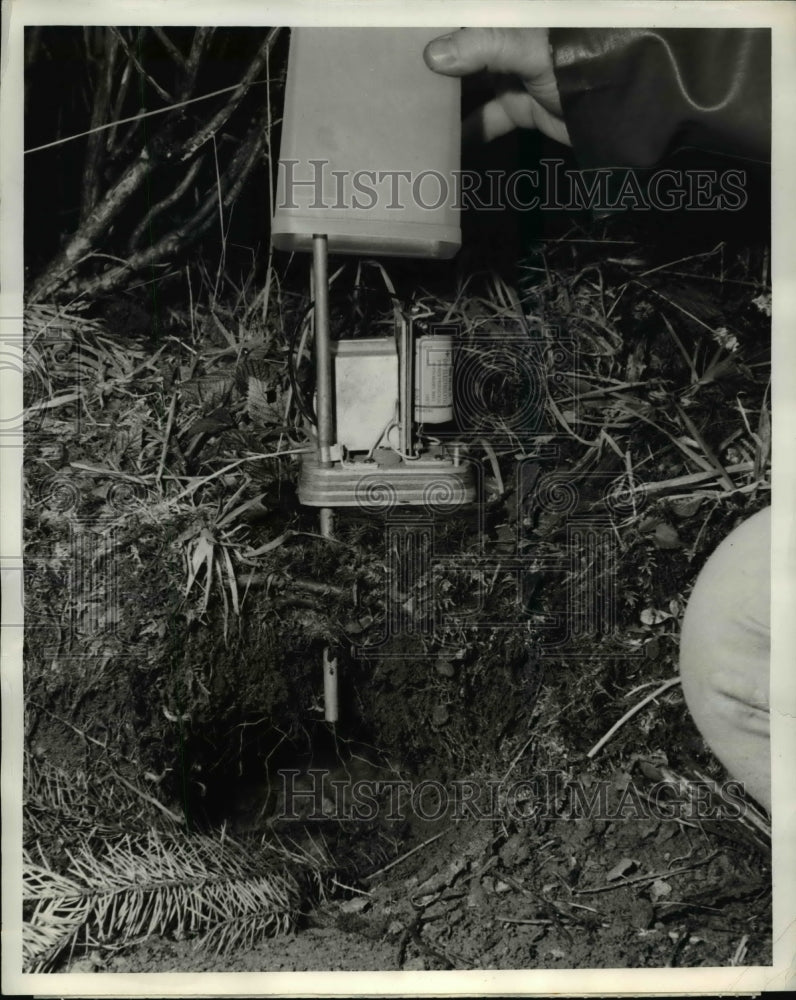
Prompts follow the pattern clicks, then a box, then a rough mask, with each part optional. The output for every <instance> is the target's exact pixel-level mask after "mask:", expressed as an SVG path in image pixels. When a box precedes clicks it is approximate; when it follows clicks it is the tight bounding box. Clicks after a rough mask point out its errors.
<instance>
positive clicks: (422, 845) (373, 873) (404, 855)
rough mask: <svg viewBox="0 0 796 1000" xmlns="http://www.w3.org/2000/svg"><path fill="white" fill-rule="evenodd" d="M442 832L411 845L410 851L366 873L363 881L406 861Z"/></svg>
mask: <svg viewBox="0 0 796 1000" xmlns="http://www.w3.org/2000/svg"><path fill="white" fill-rule="evenodd" d="M443 833H445V831H444V830H442V831H441V832H440V833H435V834H434V836H433V837H429V838H428V840H424V841H423V843H422V844H418V845H417V847H413V848H412V850H411V851H407V852H406V854H402V855H401V856H400V857H399V858H396V859H395V860H394V861H391V862H390V863H389V864H388V865H385V866H384V867H383V868H379V870H378V871H377V872H371V873H370V875H366V876H365V878H364V879H363V881H364V882H369V881H370V880H371V879H373V878H376V876H377V875H383V874H384V873H385V872H388V871H390V869H391V868H395V867H396V865H400V864H401V862H402V861H406V859H407V858H411V857H412V855H413V854H417V852H418V851H422V850H423V848H424V847H428V845H429V844H433V843H434V841H435V840H439V838H440V837H441V836H442V834H443Z"/></svg>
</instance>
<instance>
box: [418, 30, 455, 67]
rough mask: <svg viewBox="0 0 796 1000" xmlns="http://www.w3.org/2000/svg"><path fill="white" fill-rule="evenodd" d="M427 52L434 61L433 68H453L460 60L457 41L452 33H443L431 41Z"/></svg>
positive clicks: (432, 61)
mask: <svg viewBox="0 0 796 1000" xmlns="http://www.w3.org/2000/svg"><path fill="white" fill-rule="evenodd" d="M426 54H427V55H428V58H429V60H430V61H431V63H432V68H433V69H441V70H446V69H453V67H454V66H455V65H456V63H457V62H458V60H459V54H458V51H457V48H456V43H455V42H454V40H453V36H452V35H443V36H442V37H441V38H435V39H434V41H433V42H430V43H429V45H428V48H427V49H426Z"/></svg>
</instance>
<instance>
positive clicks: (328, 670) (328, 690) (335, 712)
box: [320, 507, 340, 722]
mask: <svg viewBox="0 0 796 1000" xmlns="http://www.w3.org/2000/svg"><path fill="white" fill-rule="evenodd" d="M320 522H321V534H322V535H323V537H324V538H331V537H332V534H333V532H334V511H333V510H332V508H331V507H321V509H320ZM339 714H340V710H339V699H338V695H337V657H336V656H333V655H332V651H331V649H330V648H329V647H328V646H324V649H323V717H324V718H325V719H326V721H327V722H337V719H338V716H339Z"/></svg>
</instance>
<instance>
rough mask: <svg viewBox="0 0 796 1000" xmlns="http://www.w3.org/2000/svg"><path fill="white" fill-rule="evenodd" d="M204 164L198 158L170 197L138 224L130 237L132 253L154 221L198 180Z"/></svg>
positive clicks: (158, 204)
mask: <svg viewBox="0 0 796 1000" xmlns="http://www.w3.org/2000/svg"><path fill="white" fill-rule="evenodd" d="M203 162H204V158H203V157H202V156H198V157H197V158H196V159H195V160H194V162H193V163H192V164H191V166H190V168H189V170H188V172H187V173H186V175H185V177H183V179H182V180H181V181H180V183H179V184H178V185H177V187H176V188H174V190H173V191H171V192H170V193H169V194H168V196H167V197H165V198H164V199H163V200H162V201H159V202H158V203H157V204H156V205H153V206H152V208H150V210H149V211H148V212H147V214H146V215H145V216H144V218H143V219H142V220H141V221H140V222H139V223H138V225H137V226H136V227H135V229H134V230H133V235H132V236H131V237H130V242H129V243H128V249H130V250H131V251H132V250H135V248H136V247H137V246H138V244H139V243H140V242H141V239H142V237H143V235H144V233H145V232H146V230H147V228H148V227H149V226H150V225H151V223H152V221H153V220H154V219H156V218H157V216H159V215H161V214H162V213H163V212H165V210H166V209H167V208H169V206H170V205H173V204H175V202H177V201H179V199H180V198H181V197H182V196H183V195H184V194H185V192H186V191H187V190H188V188H189V187H190V185H191V183H192V181H193V180H194V179H195V178H196V175H197V174H198V173H199V168H200V167H201V165H202V163H203Z"/></svg>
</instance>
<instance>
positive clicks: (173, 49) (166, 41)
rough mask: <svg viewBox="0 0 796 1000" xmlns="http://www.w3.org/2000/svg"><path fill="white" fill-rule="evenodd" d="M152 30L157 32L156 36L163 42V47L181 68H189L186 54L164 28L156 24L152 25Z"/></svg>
mask: <svg viewBox="0 0 796 1000" xmlns="http://www.w3.org/2000/svg"><path fill="white" fill-rule="evenodd" d="M152 31H154V33H155V37H156V38H157V39H158V41H159V42H160V43H161V45H162V46H163V48H164V49H165V50H166V51H167V52H168V54H169V55H170V56H171V58H172V59H173V60H174V61H175V62H176V63H177V65H178V66H179V67H180V69H182V70H185V69H187V68H188V64H187V62H186V61H185V56H184V55H183V54H182V52H180V50H179V49H178V48H177V46H176V45H175V44H174V42H172V40H171V39H170V38H169V36H168V35H167V34H166V32H165V31H164V30H163V29H162V28H158V27H157V26H156V25H153V26H152Z"/></svg>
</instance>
